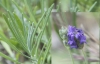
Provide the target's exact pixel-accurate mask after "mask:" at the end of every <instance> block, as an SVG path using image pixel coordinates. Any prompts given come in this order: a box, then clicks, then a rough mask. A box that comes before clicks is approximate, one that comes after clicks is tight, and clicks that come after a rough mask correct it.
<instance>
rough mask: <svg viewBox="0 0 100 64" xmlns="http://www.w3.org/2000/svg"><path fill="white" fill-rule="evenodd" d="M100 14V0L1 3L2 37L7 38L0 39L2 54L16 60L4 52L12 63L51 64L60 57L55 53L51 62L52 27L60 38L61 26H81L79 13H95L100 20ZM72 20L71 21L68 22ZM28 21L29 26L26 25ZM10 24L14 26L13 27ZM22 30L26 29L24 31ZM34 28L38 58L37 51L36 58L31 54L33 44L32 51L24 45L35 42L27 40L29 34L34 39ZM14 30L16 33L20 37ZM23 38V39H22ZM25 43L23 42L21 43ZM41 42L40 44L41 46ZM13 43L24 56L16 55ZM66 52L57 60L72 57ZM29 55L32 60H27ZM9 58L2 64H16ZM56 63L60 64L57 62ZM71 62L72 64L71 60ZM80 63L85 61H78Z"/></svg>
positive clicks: (47, 0)
mask: <svg viewBox="0 0 100 64" xmlns="http://www.w3.org/2000/svg"><path fill="white" fill-rule="evenodd" d="M52 4H54V6H53V8H52V7H51V5H52ZM51 10H52V11H51ZM99 11H100V0H0V34H2V33H3V34H2V35H3V36H5V37H6V38H5V39H2V37H1V36H0V47H1V48H0V52H3V53H4V54H6V55H7V56H9V57H11V58H13V59H11V58H9V57H6V56H5V55H3V54H2V53H0V54H1V55H3V56H4V57H5V58H7V59H9V60H11V61H14V62H16V61H20V62H22V63H24V64H25V63H26V64H31V61H32V60H33V62H34V59H35V61H36V62H38V64H39V63H41V62H42V61H43V63H44V64H46V63H47V64H51V60H53V59H54V58H53V57H55V58H56V56H54V55H55V54H52V58H53V59H51V55H50V53H51V52H50V50H51V48H49V46H50V47H51V41H49V40H50V38H51V31H52V26H53V30H54V31H56V33H57V35H58V36H59V29H60V28H61V26H68V25H69V24H71V25H74V26H78V22H77V19H76V18H77V16H78V13H76V12H97V13H94V15H95V17H96V19H98V18H100V17H99V15H100V14H98V13H99ZM54 12H55V13H54ZM56 12H58V13H59V14H57V15H56ZM63 12H68V13H63ZM55 15H56V16H57V17H56V16H55ZM49 16H50V17H49ZM87 16H88V15H87ZM97 17H98V18H97ZM68 18H70V19H69V20H68ZM7 20H8V23H7ZM40 20H41V22H40V23H39V21H40ZM10 21H11V22H10ZM13 22H16V23H13ZM24 22H25V23H26V22H27V23H26V24H23V23H24ZM46 22H47V23H46ZM11 23H12V24H11ZM45 23H46V24H45ZM90 23H91V22H90ZM7 25H8V26H7ZM10 25H13V26H11V27H10ZM16 25H18V26H16ZM16 27H17V28H16ZM22 27H25V29H23V28H22ZM43 27H45V28H43ZM31 28H33V29H32V30H33V32H34V31H35V30H36V31H35V32H34V35H32V34H31V35H32V38H33V42H34V43H33V42H31V43H33V47H34V50H35V51H36V52H38V53H37V54H36V57H34V56H35V54H34V51H33V55H32V57H31V54H30V53H29V51H30V50H32V48H31V47H32V45H30V46H31V47H29V49H28V46H27V45H29V44H24V43H25V42H27V41H28V42H29V41H32V40H31V39H32V38H31V37H30V38H29V37H28V36H26V37H25V35H27V34H29V36H31V35H30V33H31V31H32V30H31ZM13 30H14V31H15V32H16V34H17V36H16V34H15V33H14V31H13ZM18 31H19V33H18ZM42 31H43V32H42ZM25 32H26V33H25ZM41 33H43V34H41ZM18 36H20V38H19V39H17V38H18ZM21 36H23V37H22V38H21ZM34 36H35V37H34ZM25 38H26V39H25ZM59 38H60V36H59ZM6 39H7V40H9V43H8V42H7V41H6ZM21 39H22V40H21ZM24 40H25V41H24ZM26 40H27V41H26ZM59 40H61V39H59ZM23 41H24V42H23ZM5 42H6V43H8V45H7V44H5ZM21 42H23V43H22V44H21ZM28 42H27V43H28ZM37 42H38V43H39V44H37ZM10 43H11V44H13V45H14V46H15V47H16V48H17V49H18V50H19V51H21V52H22V53H23V54H25V55H23V54H21V53H20V52H18V51H17V52H16V51H15V49H14V48H13V47H11V45H10ZM35 43H36V44H35ZM46 43H48V44H46ZM23 44H24V45H23ZM9 45H10V46H9ZM36 45H37V47H36ZM96 45H97V44H96ZM17 49H16V50H17ZM45 49H46V50H45ZM41 51H42V52H41ZM52 52H54V51H52ZM65 53H66V55H65V54H63V53H62V55H57V57H59V56H61V57H62V56H63V55H64V57H66V58H67V57H68V58H69V54H68V53H67V52H65ZM72 53H77V54H80V53H79V51H76V52H75V51H74V52H73V51H72ZM39 55H40V56H39ZM25 56H28V57H31V58H27V57H25ZM0 58H1V57H0ZM7 59H4V58H1V60H0V62H1V64H7V63H8V64H13V62H10V61H8V60H7ZM56 59H57V58H56ZM38 60H39V61H40V60H41V62H39V61H38ZM75 62H77V61H75ZM53 63H56V62H55V61H54V60H53ZM62 63H63V62H62ZM68 63H71V61H70V62H68ZM78 63H83V62H81V61H80V60H78Z"/></svg>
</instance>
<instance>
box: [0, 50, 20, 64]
mask: <svg viewBox="0 0 100 64" xmlns="http://www.w3.org/2000/svg"><path fill="white" fill-rule="evenodd" d="M0 56H1V57H4V58H6V59H8V60H10V61H12V62H16V63H18V64H21V63H20V62H18V61H16V60H14V59H13V58H11V57H9V56H7V55H5V54H4V53H2V52H0Z"/></svg>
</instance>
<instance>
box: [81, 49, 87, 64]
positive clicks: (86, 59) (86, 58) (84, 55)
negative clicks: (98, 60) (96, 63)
mask: <svg viewBox="0 0 100 64" xmlns="http://www.w3.org/2000/svg"><path fill="white" fill-rule="evenodd" d="M82 53H83V55H84V60H85V64H88V62H87V58H86V54H85V53H84V51H83V49H82Z"/></svg>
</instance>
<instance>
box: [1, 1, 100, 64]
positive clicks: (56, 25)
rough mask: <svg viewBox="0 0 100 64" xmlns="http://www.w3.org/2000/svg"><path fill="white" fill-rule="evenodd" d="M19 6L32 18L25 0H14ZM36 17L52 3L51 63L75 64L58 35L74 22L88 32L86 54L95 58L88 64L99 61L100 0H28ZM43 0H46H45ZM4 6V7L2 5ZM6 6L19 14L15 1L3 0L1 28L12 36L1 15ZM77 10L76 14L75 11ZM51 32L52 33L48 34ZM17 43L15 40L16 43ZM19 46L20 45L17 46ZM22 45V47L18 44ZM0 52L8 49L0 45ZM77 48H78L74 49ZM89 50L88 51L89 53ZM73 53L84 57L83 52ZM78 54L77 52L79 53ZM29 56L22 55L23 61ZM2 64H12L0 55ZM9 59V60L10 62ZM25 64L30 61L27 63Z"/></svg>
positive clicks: (80, 63) (79, 63)
mask: <svg viewBox="0 0 100 64" xmlns="http://www.w3.org/2000/svg"><path fill="white" fill-rule="evenodd" d="M14 1H15V2H16V3H17V4H18V5H19V7H20V8H21V9H22V10H23V11H24V12H23V13H24V14H25V15H26V16H27V17H28V18H29V14H28V9H27V7H26V6H25V3H23V1H24V0H14ZM27 1H28V2H27V3H28V5H29V6H30V8H31V11H32V12H33V14H34V16H35V18H36V20H38V19H39V18H40V16H41V15H42V14H43V12H44V11H46V10H47V9H48V8H49V7H50V6H51V5H52V4H53V3H54V7H53V9H52V12H51V15H50V18H49V21H50V26H51V28H52V31H51V36H52V46H51V54H52V64H72V61H71V58H70V56H69V53H68V51H67V50H66V49H65V47H64V46H63V44H62V39H61V38H60V36H59V29H61V27H62V26H64V27H67V26H68V25H74V26H77V27H78V28H82V29H83V30H84V31H85V34H86V37H87V42H88V45H85V48H84V51H85V52H86V54H87V57H90V58H92V61H94V60H95V62H92V61H91V62H89V64H97V63H98V60H99V58H100V56H99V52H98V51H99V44H100V42H99V21H100V12H99V11H100V0H44V1H43V0H27ZM42 1H43V2H42ZM2 5H4V6H2ZM5 8H7V9H8V10H10V11H12V12H13V11H15V12H16V14H17V15H18V16H19V17H20V16H21V15H20V13H19V11H18V9H17V8H16V6H15V5H14V3H13V2H12V0H0V30H2V31H3V32H4V34H5V35H6V36H7V37H9V35H10V31H9V29H8V27H7V25H6V23H5V20H4V18H3V16H2V14H3V13H5V14H6V11H5ZM74 12H75V13H74ZM49 34H50V33H49ZM15 45H16V43H15ZM16 46H18V45H16ZM19 48H20V47H19ZM0 51H2V52H4V53H5V54H7V55H8V53H7V51H6V50H5V48H4V47H3V46H2V45H1V44H0ZM75 51H76V50H75ZM87 51H88V52H87ZM77 52H78V53H76V52H72V53H73V54H78V55H80V56H82V54H81V52H80V51H77ZM76 56H77V55H76ZM26 60H27V58H24V57H23V56H22V61H23V62H25V61H26ZM0 62H1V64H7V63H8V64H11V62H10V61H8V60H6V59H4V58H2V57H0ZM9 62H10V63H9ZM25 63H26V64H28V63H29V61H27V62H25ZM82 63H83V64H84V61H80V60H77V58H75V64H82Z"/></svg>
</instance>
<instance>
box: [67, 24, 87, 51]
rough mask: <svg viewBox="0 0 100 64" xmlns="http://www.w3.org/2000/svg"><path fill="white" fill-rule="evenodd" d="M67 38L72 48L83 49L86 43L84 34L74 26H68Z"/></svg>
mask: <svg viewBox="0 0 100 64" xmlns="http://www.w3.org/2000/svg"><path fill="white" fill-rule="evenodd" d="M67 38H68V45H69V46H70V48H76V49H78V48H83V45H84V43H86V37H85V36H84V32H83V31H82V30H81V29H77V28H76V27H74V26H70V25H69V26H68V30H67Z"/></svg>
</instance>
